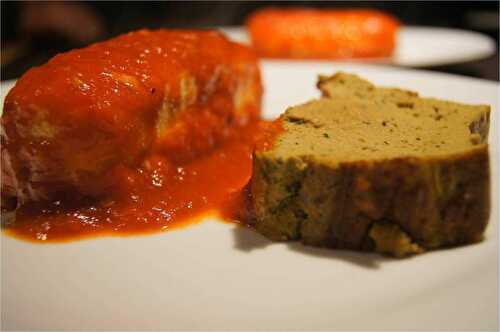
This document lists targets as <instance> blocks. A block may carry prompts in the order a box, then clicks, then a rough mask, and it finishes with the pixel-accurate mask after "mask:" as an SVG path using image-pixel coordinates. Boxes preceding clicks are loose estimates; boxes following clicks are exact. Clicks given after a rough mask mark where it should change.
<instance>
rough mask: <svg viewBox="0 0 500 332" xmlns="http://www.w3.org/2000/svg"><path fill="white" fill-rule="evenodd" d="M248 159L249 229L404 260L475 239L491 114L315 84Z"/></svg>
mask: <svg viewBox="0 0 500 332" xmlns="http://www.w3.org/2000/svg"><path fill="white" fill-rule="evenodd" d="M318 87H319V88H320V90H321V91H322V92H323V98H321V99H319V100H314V101H310V102H308V103H306V104H303V105H299V106H295V107H291V108H289V109H288V110H287V111H286V112H285V113H284V115H283V116H282V118H283V126H284V131H283V133H282V134H281V135H280V136H279V137H278V139H277V141H276V143H275V145H274V147H273V148H272V149H270V150H268V151H261V152H256V153H255V158H254V175H253V179H252V183H251V188H252V195H253V202H252V205H253V209H254V213H255V220H254V223H255V224H254V226H255V228H256V230H257V231H258V232H260V233H262V234H263V235H265V236H266V237H268V238H270V239H273V240H301V241H302V242H304V243H305V244H310V245H316V246H326V247H332V248H343V249H355V250H374V251H377V252H382V253H387V254H391V255H394V256H399V257H400V256H405V255H408V254H414V253H419V252H422V251H424V250H428V249H434V248H438V247H445V246H454V245H460V244H466V243H472V242H477V241H479V240H481V239H482V235H483V232H484V230H485V228H486V225H487V222H488V218H489V210H490V172H489V157H488V145H487V136H488V127H489V107H488V106H482V105H481V106H472V105H464V104H459V103H453V102H448V101H442V100H438V99H433V98H420V97H418V95H417V94H416V93H414V92H410V91H404V90H399V89H389V88H378V87H375V86H374V85H372V84H371V83H369V82H367V81H365V80H363V79H361V78H359V77H357V76H354V75H349V74H344V73H339V74H336V75H334V76H332V77H321V78H320V80H319V83H318Z"/></svg>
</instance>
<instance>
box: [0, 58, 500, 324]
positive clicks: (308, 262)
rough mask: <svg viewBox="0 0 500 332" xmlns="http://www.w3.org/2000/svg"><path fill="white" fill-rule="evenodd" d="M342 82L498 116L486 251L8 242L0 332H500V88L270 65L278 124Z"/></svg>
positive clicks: (233, 229)
mask: <svg viewBox="0 0 500 332" xmlns="http://www.w3.org/2000/svg"><path fill="white" fill-rule="evenodd" d="M337 70H344V71H349V72H354V73H357V74H360V75H362V76H364V77H366V78H368V79H370V80H372V81H373V82H376V83H378V84H381V85H393V86H401V87H405V88H410V89H414V90H417V91H419V92H421V94H422V95H426V96H436V97H440V98H447V99H453V100H457V101H462V102H468V103H487V104H491V105H492V107H493V112H492V115H493V119H492V126H491V130H492V131H491V137H490V140H491V141H492V142H493V145H492V146H491V155H492V163H493V164H492V165H493V166H492V172H493V179H494V188H493V202H494V205H493V206H494V211H493V213H492V216H491V220H490V225H489V227H488V229H487V232H486V240H485V241H483V242H482V243H479V244H476V245H471V246H465V247H460V248H456V249H449V250H442V251H435V252H430V253H427V254H424V255H421V256H416V257H413V258H409V259H405V260H396V259H390V258H385V257H380V256H378V255H374V254H364V253H354V252H344V251H330V250H323V249H315V248H308V247H303V246H301V245H297V244H291V245H290V244H275V243H270V242H269V241H267V240H266V239H264V238H262V237H261V236H259V235H258V234H256V233H254V232H252V231H251V230H248V229H245V228H243V227H238V226H235V225H229V224H227V223H220V222H217V221H214V220H207V221H206V222H204V223H201V224H199V225H194V226H191V227H187V228H184V229H181V230H177V231H170V232H166V233H161V234H157V235H153V236H138V237H131V238H101V239H94V240H85V241H78V242H72V243H67V244H58V245H54V244H51V245H34V244H31V243H27V242H22V241H19V240H15V239H13V238H10V237H6V236H3V235H2V237H1V238H2V244H1V258H2V265H1V273H2V274H1V277H2V280H1V286H2V288H1V290H2V294H1V301H2V302H1V305H2V324H3V326H2V327H3V328H4V329H7V330H10V329H12V330H14V329H27V330H42V329H48V330H65V329H68V330H94V329H97V330H111V329H115V330H125V329H127V330H147V329H155V330H163V329H173V330H181V329H182V330H195V329H203V330H212V329H223V330H236V329H240V330H241V329H246V330H249V329H250V330H257V329H268V330H278V329H279V330H291V329H296V330H297V329H298V330H304V329H307V330H313V329H320V330H326V329H352V330H365V329H369V330H387V329H397V330H421V329H433V330H441V329H444V330H464V329H473V330H480V329H488V330H490V329H491V330H497V329H498V302H497V295H498V280H497V278H498V274H497V268H498V236H497V229H498V220H499V219H498V217H499V214H498V202H499V197H498V185H499V183H498V179H499V177H498V175H499V174H498V173H499V170H498V157H499V142H500V140H499V137H498V129H497V126H498V123H499V121H500V118H499V113H498V111H499V109H498V105H499V103H498V87H499V86H498V84H497V83H493V82H488V81H483V80H477V79H470V78H465V77H460V76H451V75H442V74H434V73H430V72H425V71H411V70H402V69H397V68H391V67H382V66H369V65H360V64H346V63H344V64H331V63H311V62H308V63H300V62H264V63H263V78H264V81H265V87H266V96H265V110H264V111H265V115H266V117H271V118H272V117H275V116H276V115H278V114H279V113H280V112H282V111H283V110H284V109H285V108H286V107H287V106H289V105H293V104H296V103H299V102H303V101H305V100H308V99H310V98H313V97H315V96H317V95H318V92H317V91H316V89H315V88H314V85H315V81H316V75H317V74H318V73H325V74H330V73H333V72H335V71H337ZM2 87H3V88H5V87H4V86H3V85H2ZM4 90H6V89H4ZM214 185H216V183H214Z"/></svg>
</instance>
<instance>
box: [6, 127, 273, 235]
mask: <svg viewBox="0 0 500 332" xmlns="http://www.w3.org/2000/svg"><path fill="white" fill-rule="evenodd" d="M280 130H281V123H280V121H275V122H265V121H254V122H253V123H250V124H249V125H247V126H246V127H244V128H243V129H242V130H241V131H240V132H239V133H238V134H237V135H234V136H233V137H231V138H229V139H228V140H227V141H226V142H225V143H223V144H221V145H220V146H218V147H217V148H215V149H214V150H212V151H209V152H206V153H204V154H202V155H200V156H199V157H198V158H195V159H193V160H191V161H189V162H184V163H174V162H171V161H170V160H169V159H167V158H166V157H164V156H161V155H151V156H149V157H148V158H147V159H146V161H145V162H144V163H143V164H142V166H141V167H140V168H137V169H125V168H124V169H122V170H118V172H117V174H116V176H118V177H119V179H120V180H119V183H120V185H119V186H118V187H117V188H115V189H114V190H113V191H112V192H110V193H109V194H108V195H107V196H106V197H105V198H102V199H100V200H90V199H88V200H86V199H78V200H74V199H72V198H71V197H68V198H67V199H65V200H58V201H53V202H49V203H47V202H46V203H43V204H40V203H38V204H31V205H26V206H23V207H21V208H20V209H19V210H17V212H16V220H15V222H12V223H10V224H7V225H6V226H5V227H4V232H5V233H6V234H8V235H11V236H14V237H16V238H20V239H24V240H28V241H33V242H39V243H46V242H65V241H73V240H77V239H83V238H90V237H97V236H130V235H137V234H147V233H156V232H162V231H166V230H170V229H175V228H179V227H182V226H185V225H189V224H192V223H196V222H198V221H200V220H201V219H202V218H203V217H206V216H208V215H215V216H219V217H221V218H222V219H226V220H232V219H233V218H236V217H241V216H242V215H244V214H245V211H244V210H245V199H246V190H245V188H246V185H247V184H248V182H249V180H250V178H251V175H252V155H253V151H254V149H255V148H258V149H266V148H267V147H268V146H269V145H270V144H272V142H273V140H274V137H275V136H276V133H278V132H280Z"/></svg>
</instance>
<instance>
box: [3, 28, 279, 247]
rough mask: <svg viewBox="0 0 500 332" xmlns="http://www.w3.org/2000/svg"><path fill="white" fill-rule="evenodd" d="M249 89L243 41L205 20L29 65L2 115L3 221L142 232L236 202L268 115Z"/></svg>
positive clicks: (252, 66)
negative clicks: (202, 28)
mask: <svg viewBox="0 0 500 332" xmlns="http://www.w3.org/2000/svg"><path fill="white" fill-rule="evenodd" d="M261 94H262V88H261V83H260V76H259V70H258V64H257V59H256V57H255V55H254V54H253V52H252V51H251V50H250V49H248V48H246V47H244V46H241V45H239V44H236V43H232V42H230V41H228V40H227V39H225V38H224V37H223V36H222V35H221V34H219V33H216V32H199V31H176V30H157V31H147V30H141V31H137V32H132V33H129V34H126V35H123V36H119V37H117V38H114V39H111V40H109V41H106V42H102V43H97V44H94V45H91V46H89V47H87V48H84V49H79V50H74V51H71V52H68V53H64V54H60V55H58V56H56V57H54V58H53V59H52V60H50V61H49V62H48V63H47V64H45V65H43V66H40V67H38V68H33V69H31V70H30V71H28V72H27V73H26V74H25V75H23V77H21V78H20V79H19V81H18V82H17V84H16V86H15V87H14V88H13V89H12V90H11V91H10V92H9V94H8V96H7V98H6V100H5V104H4V110H3V115H2V208H4V209H5V208H11V209H12V208H17V210H16V220H15V221H14V222H13V223H9V224H8V225H7V229H8V231H9V232H11V233H14V234H15V235H17V236H20V237H24V238H28V239H34V240H36V239H39V240H67V239H72V238H75V237H80V236H90V235H94V234H98V233H99V234H101V233H105V234H110V233H113V232H115V233H117V234H118V233H119V234H125V233H128V234H129V233H131V232H148V231H153V230H158V229H165V228H169V227H173V225H174V224H175V223H179V222H181V221H185V220H187V219H188V218H191V217H193V216H198V215H202V214H204V213H208V212H209V211H214V210H222V209H223V207H224V206H227V204H229V205H231V204H233V203H234V204H236V202H237V201H238V199H239V198H237V197H238V196H239V195H240V194H241V192H242V190H243V187H244V186H245V184H246V183H247V182H248V179H249V177H250V176H251V155H252V149H253V147H254V146H255V144H263V143H262V142H267V141H269V137H272V132H273V130H268V129H269V128H273V127H277V126H276V125H272V124H271V125H270V124H266V123H260V122H259V113H260V101H261ZM263 128H264V129H263ZM270 133H271V134H270ZM259 142H260V143H259ZM233 198H234V199H233ZM232 199H233V200H232ZM235 200H236V201H235Z"/></svg>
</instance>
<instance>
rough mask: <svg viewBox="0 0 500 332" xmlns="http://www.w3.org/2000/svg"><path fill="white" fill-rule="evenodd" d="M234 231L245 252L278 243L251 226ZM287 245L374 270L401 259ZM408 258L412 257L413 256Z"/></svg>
mask: <svg viewBox="0 0 500 332" xmlns="http://www.w3.org/2000/svg"><path fill="white" fill-rule="evenodd" d="M232 232H233V237H234V248H235V249H237V250H240V251H243V252H247V253H250V252H252V251H255V250H260V249H264V248H267V247H269V246H272V245H277V244H278V242H273V241H271V240H269V239H267V238H265V237H264V236H262V235H261V234H259V233H257V232H256V231H254V230H253V229H251V228H249V227H245V226H236V227H233V229H232ZM281 244H283V242H281ZM285 245H286V246H287V248H288V249H289V250H290V251H293V252H294V253H298V254H304V255H310V256H313V257H317V258H322V259H332V260H342V261H345V262H348V263H351V264H354V265H357V266H359V267H363V268H366V269H373V270H377V269H380V268H382V265H383V264H386V263H390V262H394V261H398V260H399V259H397V258H392V257H385V256H382V255H379V254H375V253H367V252H356V251H350V250H332V249H326V248H318V247H311V246H305V245H303V244H301V243H300V242H288V243H286V244H285ZM406 259H412V257H409V258H406Z"/></svg>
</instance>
